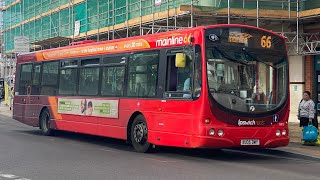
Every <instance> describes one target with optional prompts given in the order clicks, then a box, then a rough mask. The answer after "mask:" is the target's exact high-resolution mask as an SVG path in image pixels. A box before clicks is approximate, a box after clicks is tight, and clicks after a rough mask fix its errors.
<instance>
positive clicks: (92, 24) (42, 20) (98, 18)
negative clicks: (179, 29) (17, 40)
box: [3, 0, 320, 51]
mask: <svg viewBox="0 0 320 180" xmlns="http://www.w3.org/2000/svg"><path fill="white" fill-rule="evenodd" d="M69 1H70V0H23V1H19V2H18V3H16V4H14V5H12V6H10V7H9V8H8V9H6V10H5V11H4V12H3V21H4V23H3V25H4V30H5V31H4V44H5V51H10V50H12V49H13V39H14V36H21V35H24V36H29V38H30V41H31V42H37V41H41V40H44V39H48V38H51V37H56V36H62V37H66V36H71V35H72V34H73V32H74V24H75V21H80V33H82V32H87V31H91V30H95V29H98V28H103V27H108V26H112V25H116V24H120V23H124V22H125V21H126V20H130V19H134V18H138V17H140V16H145V15H148V14H152V13H156V12H163V11H166V10H168V9H173V8H176V7H179V6H180V5H190V4H191V1H192V0H162V1H161V2H162V3H161V5H160V6H155V5H154V3H155V0H84V1H83V2H81V3H79V4H76V5H72V4H71V3H70V2H69ZM4 2H5V5H10V4H11V3H13V2H16V1H15V0H5V1H4ZM194 2H196V4H195V5H197V6H198V7H199V9H201V7H209V8H212V9H222V8H227V7H228V3H227V2H228V1H227V0H199V1H194ZM299 2H300V4H299V6H300V7H299V9H300V10H306V9H313V8H318V7H320V0H300V1H299ZM69 3H70V4H71V5H70V6H67V8H64V9H61V10H60V11H58V12H56V13H53V14H51V13H48V12H50V11H51V10H54V9H57V8H59V7H60V8H61V7H62V6H63V5H66V4H69ZM258 6H259V9H273V10H289V9H290V10H296V7H297V3H296V0H291V1H290V2H288V0H282V1H281V0H268V1H266V0H264V1H259V2H258ZM230 7H231V8H240V9H256V8H257V0H230ZM39 15H41V16H39ZM33 17H39V18H37V19H36V20H32V21H29V20H30V19H31V18H33ZM21 22H25V23H23V24H22V25H21V24H20V23H21ZM15 25H18V26H15ZM8 28H9V29H8Z"/></svg>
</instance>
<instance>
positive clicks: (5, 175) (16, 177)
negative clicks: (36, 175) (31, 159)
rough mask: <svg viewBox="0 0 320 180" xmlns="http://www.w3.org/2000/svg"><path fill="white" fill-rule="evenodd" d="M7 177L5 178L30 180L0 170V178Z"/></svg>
mask: <svg viewBox="0 0 320 180" xmlns="http://www.w3.org/2000/svg"><path fill="white" fill-rule="evenodd" d="M1 177H2V178H7V179H14V180H31V179H27V178H21V177H19V176H16V175H13V174H7V173H3V172H1V171H0V178H1Z"/></svg>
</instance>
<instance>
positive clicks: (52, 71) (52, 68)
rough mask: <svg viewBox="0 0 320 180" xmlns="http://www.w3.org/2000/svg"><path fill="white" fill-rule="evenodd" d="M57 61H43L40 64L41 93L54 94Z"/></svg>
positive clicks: (56, 82)
mask: <svg viewBox="0 0 320 180" xmlns="http://www.w3.org/2000/svg"><path fill="white" fill-rule="evenodd" d="M58 69H59V61H55V62H45V63H43V65H42V82H41V83H42V87H41V95H56V94H57V89H58V87H57V86H58V72H59V71H58Z"/></svg>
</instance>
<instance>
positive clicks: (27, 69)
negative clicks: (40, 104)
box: [19, 64, 32, 95]
mask: <svg viewBox="0 0 320 180" xmlns="http://www.w3.org/2000/svg"><path fill="white" fill-rule="evenodd" d="M31 82H32V64H24V65H21V72H20V83H19V94H20V95H26V94H27V93H28V94H29V93H31ZM27 91H28V92H27Z"/></svg>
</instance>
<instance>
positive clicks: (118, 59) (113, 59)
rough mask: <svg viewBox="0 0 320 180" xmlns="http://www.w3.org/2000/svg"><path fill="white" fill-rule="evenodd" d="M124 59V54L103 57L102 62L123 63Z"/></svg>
mask: <svg viewBox="0 0 320 180" xmlns="http://www.w3.org/2000/svg"><path fill="white" fill-rule="evenodd" d="M125 60H126V57H125V56H114V57H104V58H103V60H102V63H103V64H124V63H125Z"/></svg>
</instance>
